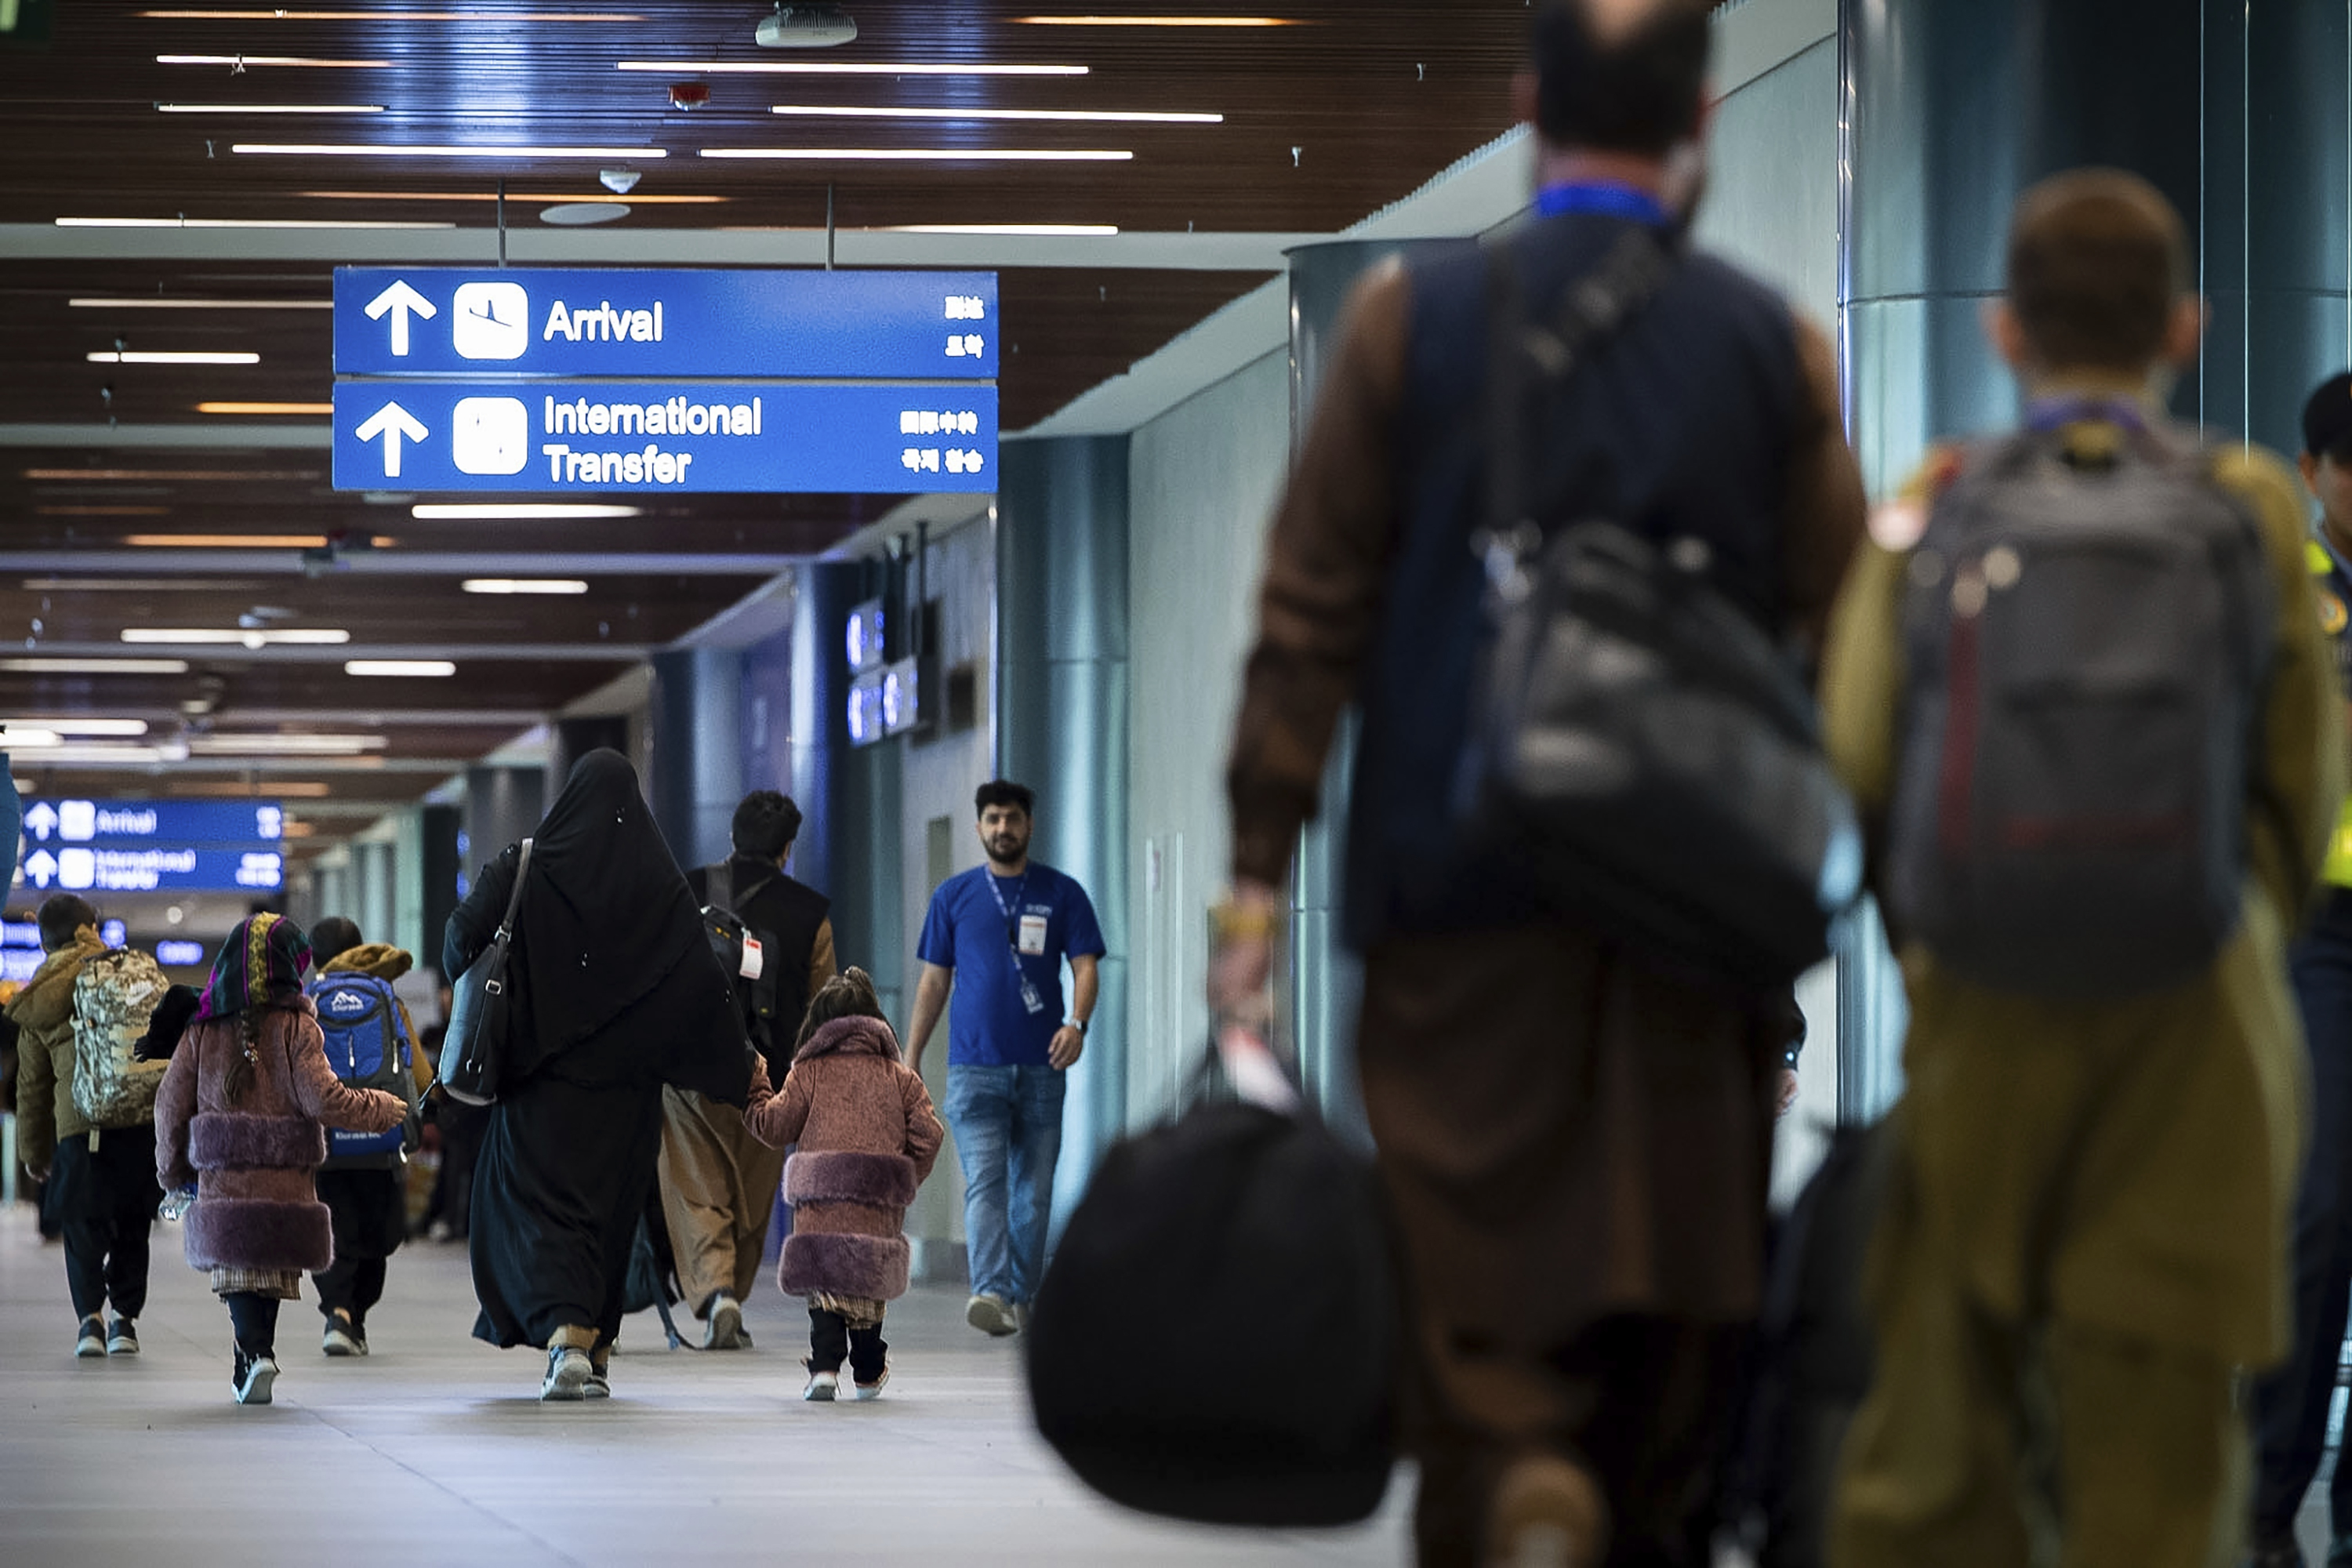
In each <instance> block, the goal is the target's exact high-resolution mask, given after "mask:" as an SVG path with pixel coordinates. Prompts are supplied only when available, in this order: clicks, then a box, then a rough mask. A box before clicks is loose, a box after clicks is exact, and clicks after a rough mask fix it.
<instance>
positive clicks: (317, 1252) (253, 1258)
mask: <svg viewBox="0 0 2352 1568" xmlns="http://www.w3.org/2000/svg"><path fill="white" fill-rule="evenodd" d="M184 1224H185V1226H186V1229H187V1253H188V1267H189V1268H293V1269H299V1270H301V1271H302V1272H304V1273H308V1274H315V1273H316V1272H318V1271H319V1270H320V1269H321V1268H326V1267H327V1266H328V1265H329V1264H331V1263H332V1262H334V1260H335V1232H334V1223H333V1220H332V1219H331V1216H330V1215H328V1213H327V1205H324V1204H321V1203H308V1204H278V1203H266V1202H261V1201H259V1200H257V1199H252V1198H198V1199H197V1200H196V1203H195V1206H194V1207H193V1208H191V1209H189V1210H188V1215H187V1219H186V1221H185V1222H184Z"/></svg>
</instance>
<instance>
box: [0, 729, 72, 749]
mask: <svg viewBox="0 0 2352 1568" xmlns="http://www.w3.org/2000/svg"><path fill="white" fill-rule="evenodd" d="M65 743H66V738H65V737H64V736H63V735H60V734H58V732H57V731H55V730H45V729H36V728H34V727H32V726H30V725H26V727H25V728H23V729H21V730H20V729H18V728H17V727H16V726H15V725H14V724H11V725H9V726H7V727H6V728H5V730H0V746H31V747H34V748H36V749H38V748H41V747H44V746H62V745H64V744H65Z"/></svg>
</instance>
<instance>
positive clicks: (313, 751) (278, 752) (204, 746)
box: [188, 734, 388, 757]
mask: <svg viewBox="0 0 2352 1568" xmlns="http://www.w3.org/2000/svg"><path fill="white" fill-rule="evenodd" d="M387 743H388V742H386V741H385V740H384V738H383V736H381V735H277V734H257V735H223V734H211V735H191V736H189V737H188V752H189V754H190V755H192V756H199V757H219V756H238V755H243V756H255V757H268V756H277V757H298V756H308V757H321V756H328V757H355V756H358V755H359V754H360V753H361V752H380V751H383V749H384V747H385V745H386V744H387Z"/></svg>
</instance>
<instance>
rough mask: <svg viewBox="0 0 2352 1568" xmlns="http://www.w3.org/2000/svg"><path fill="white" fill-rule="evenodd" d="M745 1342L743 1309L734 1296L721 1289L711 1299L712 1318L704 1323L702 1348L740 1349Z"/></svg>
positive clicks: (708, 1349)
mask: <svg viewBox="0 0 2352 1568" xmlns="http://www.w3.org/2000/svg"><path fill="white" fill-rule="evenodd" d="M743 1342H744V1341H743V1309H742V1307H741V1305H740V1303H738V1302H737V1301H736V1300H735V1298H734V1297H732V1296H730V1295H729V1294H727V1292H726V1291H724V1290H721V1291H720V1292H719V1294H718V1295H717V1296H715V1297H713V1298H712V1299H711V1302H710V1319H709V1321H708V1322H706V1323H704V1324H703V1325H702V1348H703V1349H704V1350H707V1351H731V1350H740V1349H741V1348H742V1346H743Z"/></svg>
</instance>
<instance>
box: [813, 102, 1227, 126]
mask: <svg viewBox="0 0 2352 1568" xmlns="http://www.w3.org/2000/svg"><path fill="white" fill-rule="evenodd" d="M768 112H769V113H771V114H790V115H794V116H799V117H802V118H806V119H813V120H1016V121H1018V120H1057V121H1084V122H1087V123H1089V124H1115V125H1125V124H1137V125H1222V124H1223V123H1224V119H1225V117H1224V116H1223V115H1222V114H1195V113H1190V112H1184V113H1178V112H1174V111H1162V110H1147V109H903V108H880V109H877V108H868V107H865V106H861V105H854V104H814V103H779V104H777V105H775V106H774V107H773V108H772V109H770V110H768Z"/></svg>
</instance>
